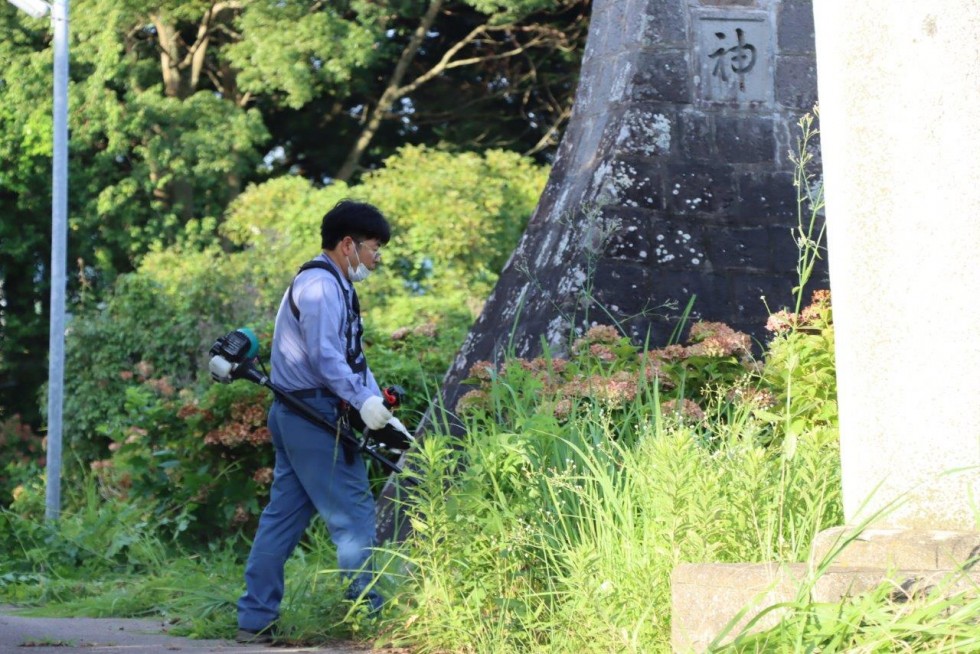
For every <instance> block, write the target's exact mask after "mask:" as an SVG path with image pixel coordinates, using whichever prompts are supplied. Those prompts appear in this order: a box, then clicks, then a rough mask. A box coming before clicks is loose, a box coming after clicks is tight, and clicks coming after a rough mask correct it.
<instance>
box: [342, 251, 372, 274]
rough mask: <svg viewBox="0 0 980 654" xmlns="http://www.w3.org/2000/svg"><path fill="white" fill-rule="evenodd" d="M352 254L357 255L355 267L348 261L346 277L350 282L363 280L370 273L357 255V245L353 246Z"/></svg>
mask: <svg viewBox="0 0 980 654" xmlns="http://www.w3.org/2000/svg"><path fill="white" fill-rule="evenodd" d="M354 256H355V257H357V268H354V267H353V266H352V265H350V263H349V262H348V264H347V278H348V279H349V280H351V282H352V283H356V282H363V281H364V280H365V279H367V278H368V275H370V274H371V271H370V270H368V267H367V266H365V265H364V263H363V262H362V261H361V257H359V256H358V255H357V247H356V246H355V247H354Z"/></svg>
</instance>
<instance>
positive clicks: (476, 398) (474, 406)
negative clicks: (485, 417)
mask: <svg viewBox="0 0 980 654" xmlns="http://www.w3.org/2000/svg"><path fill="white" fill-rule="evenodd" d="M489 400H490V396H489V395H487V392H486V391H481V390H479V389H476V390H472V391H469V392H467V393H466V394H464V395H463V396H462V397H461V398H459V399H458V400H456V413H461V414H462V413H472V412H474V411H478V410H482V409H484V408H486V406H487V404H488V402H489Z"/></svg>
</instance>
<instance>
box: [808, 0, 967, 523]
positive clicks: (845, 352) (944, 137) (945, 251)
mask: <svg viewBox="0 0 980 654" xmlns="http://www.w3.org/2000/svg"><path fill="white" fill-rule="evenodd" d="M814 14H815V18H816V35H817V69H818V71H819V75H818V89H819V96H820V123H821V140H822V148H823V163H824V178H825V183H826V199H827V225H828V246H829V254H830V279H831V288H832V289H833V302H834V323H835V326H836V333H837V343H836V348H837V378H838V392H839V407H840V424H841V459H842V466H843V486H844V487H843V491H844V509H845V516H846V519H847V522H848V524H850V525H856V524H859V523H860V522H861V521H862V520H864V519H866V518H869V517H870V518H872V524H873V525H874V526H881V527H898V528H909V529H933V530H975V529H977V517H978V516H980V264H978V261H977V258H978V256H980V253H978V250H980V3H978V2H977V0H934V1H933V2H921V1H920V0H866V1H865V2H860V3H854V2H839V1H837V0H815V1H814ZM971 468H972V469H971ZM899 498H901V499H899ZM895 500H898V503H897V505H895V506H894V507H893V508H892V509H891V510H888V511H887V512H882V513H877V514H876V512H880V511H881V510H882V509H884V508H885V507H886V506H887V505H888V504H889V503H890V502H893V501H895Z"/></svg>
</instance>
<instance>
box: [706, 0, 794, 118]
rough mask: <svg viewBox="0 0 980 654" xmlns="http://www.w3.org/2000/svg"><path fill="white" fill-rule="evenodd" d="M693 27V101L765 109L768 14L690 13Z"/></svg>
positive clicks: (769, 82)
mask: <svg viewBox="0 0 980 654" xmlns="http://www.w3.org/2000/svg"><path fill="white" fill-rule="evenodd" d="M693 23H694V30H695V34H694V38H695V40H694V44H695V45H694V57H695V64H694V74H695V79H696V82H697V83H696V85H695V88H696V89H697V90H696V93H697V99H698V101H700V102H702V103H708V104H734V105H759V104H770V103H771V102H772V98H773V87H774V82H773V65H772V50H773V49H772V29H771V27H770V23H769V16H768V14H766V13H763V12H757V11H744V10H743V11H732V12H724V13H722V12H718V11H702V12H695V13H694V21H693Z"/></svg>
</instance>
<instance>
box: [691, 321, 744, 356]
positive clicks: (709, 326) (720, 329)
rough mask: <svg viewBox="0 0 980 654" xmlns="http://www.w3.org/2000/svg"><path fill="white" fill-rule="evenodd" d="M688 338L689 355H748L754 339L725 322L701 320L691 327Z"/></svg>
mask: <svg viewBox="0 0 980 654" xmlns="http://www.w3.org/2000/svg"><path fill="white" fill-rule="evenodd" d="M688 340H689V341H690V342H692V343H694V345H691V346H689V347H688V355H689V356H697V355H701V356H715V357H728V356H747V355H748V354H749V353H750V352H751V351H752V339H751V338H750V337H749V335H748V334H745V333H743V332H738V331H735V330H734V329H732V328H731V327H729V326H728V325H726V324H725V323H723V322H699V323H695V324H694V325H693V326H692V327H691V333H690V334H689V335H688Z"/></svg>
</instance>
